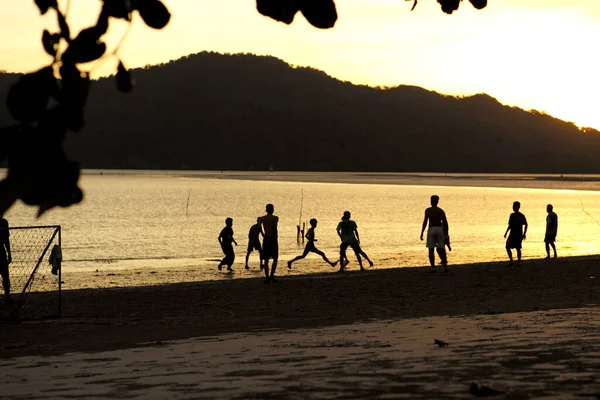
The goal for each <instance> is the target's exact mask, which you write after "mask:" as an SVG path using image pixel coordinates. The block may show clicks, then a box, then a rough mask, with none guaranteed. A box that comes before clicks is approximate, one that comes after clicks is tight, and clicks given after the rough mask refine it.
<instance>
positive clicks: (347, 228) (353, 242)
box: [336, 211, 373, 272]
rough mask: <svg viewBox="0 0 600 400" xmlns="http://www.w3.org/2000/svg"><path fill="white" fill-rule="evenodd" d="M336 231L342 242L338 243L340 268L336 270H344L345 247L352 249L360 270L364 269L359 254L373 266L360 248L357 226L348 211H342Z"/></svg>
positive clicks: (345, 263) (345, 260)
mask: <svg viewBox="0 0 600 400" xmlns="http://www.w3.org/2000/svg"><path fill="white" fill-rule="evenodd" d="M336 231H337V234H338V236H339V237H340V239H341V240H342V244H341V245H340V269H339V270H338V272H344V268H345V267H346V265H347V264H348V258H347V257H346V249H348V247H351V248H352V250H354V254H355V255H356V259H357V260H358V265H359V266H360V270H361V271H365V269H364V267H363V265H362V260H361V256H363V257H364V258H365V260H367V261H368V262H369V265H370V266H371V267H372V266H373V262H372V261H371V260H370V259H369V256H367V253H365V252H364V251H363V250H362V249H361V248H360V237H359V236H358V227H357V225H356V222H354V221H352V220H351V219H350V211H344V215H343V216H342V220H341V221H340V223H339V224H338V226H337V228H336Z"/></svg>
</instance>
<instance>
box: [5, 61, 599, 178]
mask: <svg viewBox="0 0 600 400" xmlns="http://www.w3.org/2000/svg"><path fill="white" fill-rule="evenodd" d="M131 72H132V74H133V75H134V77H135V79H136V80H137V82H138V86H137V87H136V88H134V91H133V92H131V93H129V94H121V93H118V92H117V91H116V87H115V82H114V78H113V77H108V78H102V79H100V80H98V81H96V82H94V84H93V85H92V88H91V92H90V98H89V100H88V104H87V106H86V118H87V125H86V127H85V129H84V130H83V132H81V133H79V134H73V135H68V139H67V141H66V144H65V147H66V149H67V151H68V153H69V155H70V156H71V157H72V158H74V159H76V160H79V161H81V162H82V163H83V166H84V167H85V168H115V169H116V168H125V169H127V168H131V169H198V170H249V169H256V170H266V169H269V168H270V167H272V168H274V169H277V170H291V171H294V170H298V171H300V170H302V171H381V172H388V171H389V172H479V173H486V172H487V173H503V172H506V173H509V172H514V173H600V167H598V166H597V162H596V161H597V155H598V154H600V132H598V131H596V130H594V129H589V128H585V129H580V128H578V127H576V126H575V125H574V124H572V123H569V122H565V121H562V120H560V119H558V118H554V117H552V116H549V115H546V114H544V113H540V112H536V111H525V110H522V109H520V108H517V107H509V106H506V105H502V104H500V103H499V102H498V101H497V100H496V99H494V98H493V97H491V96H489V95H487V94H476V95H473V96H466V97H456V96H448V95H442V94H438V93H436V92H433V91H429V90H426V89H423V88H420V87H416V86H402V85H400V86H396V87H392V88H387V87H386V88H376V87H369V86H364V85H354V84H352V83H350V82H345V81H341V80H339V79H336V78H332V77H330V76H329V75H327V74H326V73H325V72H323V71H319V70H316V69H313V68H308V67H292V66H290V65H289V64H287V63H285V62H284V61H282V60H279V59H277V58H275V57H271V56H255V55H250V54H234V55H223V54H218V53H213V52H203V53H197V54H193V55H190V56H187V57H183V58H180V59H178V60H174V61H171V62H168V63H165V64H160V65H156V66H151V67H144V68H137V69H132V71H131ZM17 76H18V75H14V74H0V97H4V98H5V97H6V91H7V89H8V83H10V81H14V80H15V79H16V77H17ZM9 120H10V118H9V117H8V114H7V111H6V109H5V108H4V107H3V108H0V124H2V125H4V124H5V121H9Z"/></svg>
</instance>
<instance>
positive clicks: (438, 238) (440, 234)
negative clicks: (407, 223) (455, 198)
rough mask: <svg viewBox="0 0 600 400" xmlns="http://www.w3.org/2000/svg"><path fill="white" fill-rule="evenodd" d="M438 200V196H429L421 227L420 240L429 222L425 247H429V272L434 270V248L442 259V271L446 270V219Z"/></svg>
mask: <svg viewBox="0 0 600 400" xmlns="http://www.w3.org/2000/svg"><path fill="white" fill-rule="evenodd" d="M439 201H440V198H439V196H436V195H433V196H431V200H430V202H431V207H429V208H427V209H425V218H424V219H423V226H422V228H421V240H423V233H424V232H425V228H427V224H428V223H429V229H428V230H427V244H426V246H427V249H429V263H430V264H431V269H430V270H429V272H435V253H434V249H435V250H436V251H437V253H438V256H439V257H440V260H441V261H442V265H443V266H444V272H448V259H447V258H446V249H445V247H444V246H445V245H446V236H447V235H448V220H447V219H446V213H445V212H444V210H442V209H441V208H439V207H438V203H439Z"/></svg>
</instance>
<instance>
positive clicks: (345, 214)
mask: <svg viewBox="0 0 600 400" xmlns="http://www.w3.org/2000/svg"><path fill="white" fill-rule="evenodd" d="M349 219H350V211H344V215H343V216H342V220H349Z"/></svg>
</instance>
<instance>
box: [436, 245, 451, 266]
mask: <svg viewBox="0 0 600 400" xmlns="http://www.w3.org/2000/svg"><path fill="white" fill-rule="evenodd" d="M436 251H437V253H438V256H440V260H441V261H442V265H443V266H444V271H448V259H447V258H446V248H445V247H437V248H436Z"/></svg>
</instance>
